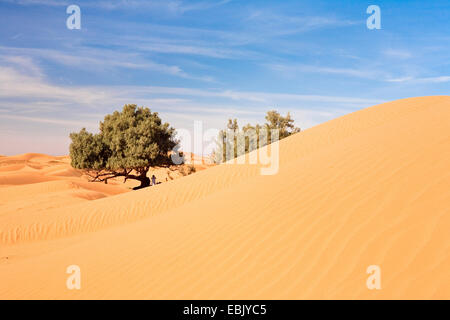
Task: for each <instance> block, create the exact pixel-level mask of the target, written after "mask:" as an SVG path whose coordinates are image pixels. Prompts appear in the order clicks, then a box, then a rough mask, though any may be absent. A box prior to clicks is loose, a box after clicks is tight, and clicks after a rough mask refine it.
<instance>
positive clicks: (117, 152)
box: [70, 104, 178, 188]
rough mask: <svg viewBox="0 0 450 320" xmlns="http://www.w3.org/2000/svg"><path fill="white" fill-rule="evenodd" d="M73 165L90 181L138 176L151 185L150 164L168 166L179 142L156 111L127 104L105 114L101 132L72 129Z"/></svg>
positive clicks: (171, 129) (144, 185) (125, 178)
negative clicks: (73, 130)
mask: <svg viewBox="0 0 450 320" xmlns="http://www.w3.org/2000/svg"><path fill="white" fill-rule="evenodd" d="M70 138H71V139H72V143H71V145H70V157H71V159H72V163H71V164H72V167H74V168H76V169H81V170H84V171H85V173H86V174H87V175H88V176H90V177H91V181H104V182H105V183H107V182H108V179H111V178H115V177H124V181H126V180H127V179H135V180H138V181H140V182H141V185H140V186H139V188H144V187H147V186H149V185H150V179H149V178H148V177H147V172H148V170H149V169H150V167H169V166H170V165H171V164H172V163H171V158H170V155H169V153H170V151H171V150H172V149H173V148H174V147H175V146H176V145H177V143H178V141H176V140H175V129H173V128H172V127H170V125H169V124H168V123H163V122H162V121H161V119H160V118H159V116H158V113H157V112H151V111H150V109H148V108H144V107H139V108H138V107H137V106H136V105H135V104H127V105H125V106H124V107H123V110H122V111H121V112H118V111H115V112H114V113H113V114H109V115H107V116H105V119H104V121H103V122H100V132H99V133H98V134H92V133H90V132H88V131H86V129H85V128H83V129H82V130H81V131H80V132H79V133H71V134H70Z"/></svg>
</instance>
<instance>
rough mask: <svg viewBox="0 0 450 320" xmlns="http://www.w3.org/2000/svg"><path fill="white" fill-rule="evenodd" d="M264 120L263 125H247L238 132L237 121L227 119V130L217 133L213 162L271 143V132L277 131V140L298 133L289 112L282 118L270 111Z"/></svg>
mask: <svg viewBox="0 0 450 320" xmlns="http://www.w3.org/2000/svg"><path fill="white" fill-rule="evenodd" d="M265 119H266V123H265V124H263V125H260V124H256V125H254V126H253V125H251V124H247V125H245V126H244V127H243V128H242V130H239V125H238V121H237V119H229V120H228V123H227V129H226V130H221V131H220V132H219V136H218V139H217V148H216V150H214V154H213V158H214V161H215V162H216V163H221V162H223V161H225V160H229V159H233V158H236V157H238V156H240V155H242V154H244V153H248V152H250V151H253V150H255V149H257V148H261V147H264V146H265V145H267V144H270V143H272V140H273V138H272V134H271V132H272V130H276V131H277V133H278V137H277V140H281V139H284V138H286V137H288V136H290V135H292V134H295V133H298V132H300V128H298V127H296V126H295V125H294V119H292V118H291V115H290V113H289V112H288V113H287V115H286V116H285V117H283V116H282V115H281V114H280V113H279V112H277V111H276V110H270V111H268V112H267V114H266V117H265Z"/></svg>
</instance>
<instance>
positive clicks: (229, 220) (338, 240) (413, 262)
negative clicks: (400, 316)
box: [0, 96, 450, 299]
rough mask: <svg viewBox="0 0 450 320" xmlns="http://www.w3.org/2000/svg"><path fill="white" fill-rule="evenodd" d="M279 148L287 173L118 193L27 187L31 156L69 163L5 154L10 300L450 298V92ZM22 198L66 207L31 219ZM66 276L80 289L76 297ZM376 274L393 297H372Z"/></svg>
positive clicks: (213, 173)
mask: <svg viewBox="0 0 450 320" xmlns="http://www.w3.org/2000/svg"><path fill="white" fill-rule="evenodd" d="M279 146H280V168H279V172H278V174H276V175H272V176H262V175H260V170H259V169H260V167H259V166H258V165H232V164H224V165H220V166H216V167H213V168H210V169H208V170H205V171H201V172H198V173H196V174H194V175H190V176H187V177H184V178H182V179H177V180H174V181H169V182H168V183H163V184H161V185H158V186H156V187H152V188H148V189H144V190H140V191H135V192H127V193H123V194H117V195H113V196H112V195H111V194H108V197H107V198H106V197H105V198H101V197H100V194H106V193H107V190H106V189H102V190H100V189H96V188H97V187H96V188H95V190H93V189H89V188H88V186H87V185H82V184H81V182H80V184H78V183H74V184H70V183H68V182H64V181H60V180H58V179H60V178H62V177H61V176H58V175H51V174H50V175H45V174H44V175H42V176H41V178H42V179H44V178H45V179H54V180H48V181H47V180H45V181H44V180H42V181H40V182H39V183H37V184H36V186H37V185H40V186H42V188H39V187H36V188H34V187H31V186H33V185H27V186H20V185H19V184H20V183H19V182H20V181H21V179H26V177H27V175H29V176H32V175H33V172H32V171H27V170H30V169H26V168H25V167H23V168H22V167H21V168H19V167H17V166H18V165H21V164H22V163H20V161H21V160H27V161H32V160H34V161H35V162H40V163H42V162H45V161H47V162H48V161H64V159H49V158H45V159H44V158H43V157H42V155H22V156H19V157H18V158H17V159H9V160H11V162H10V164H9V165H11V166H16V167H11V170H10V171H2V173H1V175H0V184H4V185H8V186H6V187H3V188H2V189H0V190H2V191H3V190H5V193H4V194H2V198H0V202H1V203H3V202H4V201H6V199H10V201H9V202H8V203H9V204H7V205H6V206H9V207H7V208H8V211H7V213H6V214H3V209H2V214H0V283H1V284H2V285H1V286H0V298H7V299H13V298H51V299H71V298H107V299H108V298H151V299H167V298H168V299H184V298H189V299H196V298H203V299H278V298H287V299H301V298H312V299H317V298H325V299H328V298H338V299H345V298H351V299H353V298H369V299H386V298H407V299H417V298H425V299H428V298H438V299H449V298H450V236H449V230H450V166H449V164H450V97H448V96H439V97H423V98H414V99H405V100H400V101H395V102H391V103H386V104H382V105H378V106H374V107H371V108H367V109H364V110H361V111H358V112H355V113H352V114H349V115H346V116H344V117H341V118H338V119H335V120H332V121H329V122H327V123H324V124H322V125H319V126H316V127H314V128H311V129H308V130H306V131H304V132H302V133H301V134H297V135H294V136H292V137H289V138H286V139H284V140H282V141H281V142H280V143H279ZM7 158H9V157H7ZM36 159H39V161H37V160H36ZM2 160H4V159H3V158H2ZM2 160H0V161H2ZM13 161H19V162H17V163H13ZM28 165H29V164H28ZM36 167H37V165H36ZM0 168H5V167H4V166H2V167H0ZM12 168H15V169H12ZM45 168H47V170H49V171H48V172H49V173H50V172H52V173H55V172H61V171H58V170H53V169H48V167H45V166H42V167H41V169H40V170H45ZM25 169H26V170H25ZM24 170H25V171H24ZM35 170H38V171H39V169H35ZM67 170H68V169H67ZM63 173H67V172H66V171H63ZM33 179H38V178H33ZM78 179H80V178H78ZM33 181H34V180H33ZM14 184H15V185H16V186H11V185H14ZM90 185H92V184H90ZM97 185H98V186H102V187H103V188H108V192H109V190H112V189H110V188H109V187H112V188H119V187H118V186H114V185H107V186H105V185H100V184H96V186H97ZM21 188H22V189H21ZM24 188H27V189H24ZM25 192H28V193H29V195H30V198H31V199H32V200H30V201H31V202H30V203H33V202H32V201H36V202H38V201H41V200H42V199H43V197H48V196H50V195H51V194H53V193H54V194H55V196H57V197H61V199H63V200H62V202H61V203H62V205H61V206H59V207H54V208H48V209H45V210H38V211H33V210H31V209H30V208H28V209H26V210H20V208H18V207H17V203H18V202H15V201H16V200H17V201H20V194H23V193H25ZM77 192H78V193H77ZM119 193H120V192H119ZM74 194H78V197H79V198H80V199H84V200H80V202H76V203H71V202H70V201H69V197H70V196H72V198H73V195H74ZM3 197H4V198H3ZM89 198H92V199H94V198H95V199H98V200H95V201H87V200H85V199H89ZM42 201H43V200H42ZM45 202H46V203H51V202H48V201H45ZM14 203H15V204H14ZM69 265H78V266H80V268H81V276H82V288H81V290H68V289H67V288H66V279H67V277H68V275H67V274H66V268H67V266H69ZM369 265H378V266H380V268H381V272H382V273H381V274H382V289H381V290H368V289H367V287H366V279H367V277H368V275H367V274H366V269H367V267H368V266H369Z"/></svg>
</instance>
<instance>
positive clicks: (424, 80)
mask: <svg viewBox="0 0 450 320" xmlns="http://www.w3.org/2000/svg"><path fill="white" fill-rule="evenodd" d="M386 81H387V82H396V83H407V82H413V83H445V82H450V76H436V77H425V78H414V77H401V78H393V79H387V80H386Z"/></svg>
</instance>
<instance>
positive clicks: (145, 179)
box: [133, 176, 150, 190]
mask: <svg viewBox="0 0 450 320" xmlns="http://www.w3.org/2000/svg"><path fill="white" fill-rule="evenodd" d="M138 180H139V181H140V182H141V185H140V186H139V187H135V188H133V190H138V189H142V188H147V187H149V186H150V178H149V177H147V176H144V177H139V179H138Z"/></svg>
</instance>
